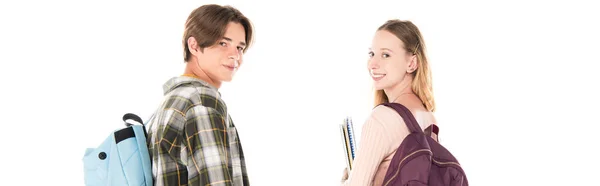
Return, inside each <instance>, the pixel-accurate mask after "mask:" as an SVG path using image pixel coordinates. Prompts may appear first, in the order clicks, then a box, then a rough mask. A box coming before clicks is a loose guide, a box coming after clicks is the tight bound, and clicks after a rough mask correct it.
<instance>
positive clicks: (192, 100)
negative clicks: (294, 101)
mask: <svg viewBox="0 0 600 186" xmlns="http://www.w3.org/2000/svg"><path fill="white" fill-rule="evenodd" d="M163 89H164V94H165V100H164V101H163V103H162V105H161V107H160V108H159V110H158V111H157V112H156V114H155V116H154V117H153V118H152V119H151V120H150V121H149V128H150V129H149V132H148V135H149V137H148V141H149V142H148V144H149V150H150V154H151V155H150V156H151V158H152V175H153V177H154V183H155V185H202V186H205V185H249V183H248V176H247V173H246V164H245V162H244V153H243V151H242V146H241V143H240V141H239V136H238V134H237V131H236V129H235V126H234V125H233V121H232V120H231V118H230V116H229V114H227V107H226V105H225V103H224V102H223V100H221V94H220V93H219V91H218V90H217V89H216V88H214V87H213V86H211V85H209V84H208V83H206V82H204V81H202V80H199V79H196V78H191V77H185V76H181V77H174V78H172V79H170V80H169V81H167V82H166V83H165V84H164V87H163Z"/></svg>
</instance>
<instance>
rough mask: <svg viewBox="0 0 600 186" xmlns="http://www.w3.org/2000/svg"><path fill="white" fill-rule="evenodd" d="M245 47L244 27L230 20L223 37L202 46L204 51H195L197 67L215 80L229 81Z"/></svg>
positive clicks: (239, 63) (238, 65) (239, 62)
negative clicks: (214, 42)
mask: <svg viewBox="0 0 600 186" xmlns="http://www.w3.org/2000/svg"><path fill="white" fill-rule="evenodd" d="M245 47H246V31H245V30H244V27H243V26H242V25H241V24H239V23H235V22H230V23H229V24H227V28H226V31H225V35H224V36H223V38H221V39H220V40H218V41H217V43H216V44H215V45H213V46H210V47H206V48H204V52H197V53H196V54H197V55H196V57H197V59H198V61H197V63H198V68H200V69H199V70H201V71H204V73H206V75H208V77H209V78H210V79H211V80H213V81H215V82H223V81H225V82H229V81H231V80H232V79H233V75H235V72H236V71H237V70H238V68H239V67H240V65H241V64H242V61H243V60H242V57H243V54H244V53H243V50H244V48H245ZM192 62H193V63H196V61H192Z"/></svg>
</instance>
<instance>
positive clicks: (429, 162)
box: [382, 103, 469, 186]
mask: <svg viewBox="0 0 600 186" xmlns="http://www.w3.org/2000/svg"><path fill="white" fill-rule="evenodd" d="M382 105H385V106H388V107H391V108H393V109H394V110H396V112H398V114H400V116H401V117H402V119H404V123H406V126H407V127H408V129H409V130H410V134H409V135H408V136H406V138H404V140H403V141H402V143H401V144H400V147H398V149H397V150H396V154H394V157H393V158H392V161H391V162H390V166H389V168H388V170H387V173H386V174H385V178H384V180H383V184H384V186H395V185H402V186H405V185H414V186H416V185H430V186H431V185H444V186H446V185H452V186H454V185H469V183H468V181H467V177H466V176H465V172H464V171H463V169H462V168H461V167H460V164H459V163H458V161H457V160H456V158H454V156H453V155H452V154H451V153H450V152H449V151H448V150H446V148H444V147H443V146H442V145H440V144H439V143H438V142H437V134H438V132H439V129H438V127H437V126H436V125H431V126H430V127H427V129H425V132H423V131H422V130H421V127H419V125H418V124H417V120H415V118H414V117H413V115H412V113H411V112H410V110H408V109H407V108H406V107H405V106H404V105H401V104H398V103H384V104H382ZM432 133H433V134H435V135H432ZM434 138H436V139H434Z"/></svg>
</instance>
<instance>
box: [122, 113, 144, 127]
mask: <svg viewBox="0 0 600 186" xmlns="http://www.w3.org/2000/svg"><path fill="white" fill-rule="evenodd" d="M127 120H133V121H136V122H138V123H140V124H142V125H144V122H143V121H142V118H140V117H139V116H137V115H135V114H132V113H127V114H125V115H123V121H124V122H125V126H128V127H129V126H131V125H133V124H131V123H128V122H127Z"/></svg>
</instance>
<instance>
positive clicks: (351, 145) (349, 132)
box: [340, 117, 356, 171]
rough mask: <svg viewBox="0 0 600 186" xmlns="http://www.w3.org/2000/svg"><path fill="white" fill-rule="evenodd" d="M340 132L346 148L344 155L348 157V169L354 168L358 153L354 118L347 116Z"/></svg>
mask: <svg viewBox="0 0 600 186" xmlns="http://www.w3.org/2000/svg"><path fill="white" fill-rule="evenodd" d="M340 134H341V136H342V143H343V145H342V146H343V148H344V157H346V158H345V159H346V166H347V168H348V171H350V170H352V162H353V160H354V157H355V155H356V140H355V137H354V126H353V124H352V118H350V117H346V119H344V122H343V123H342V124H340Z"/></svg>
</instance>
